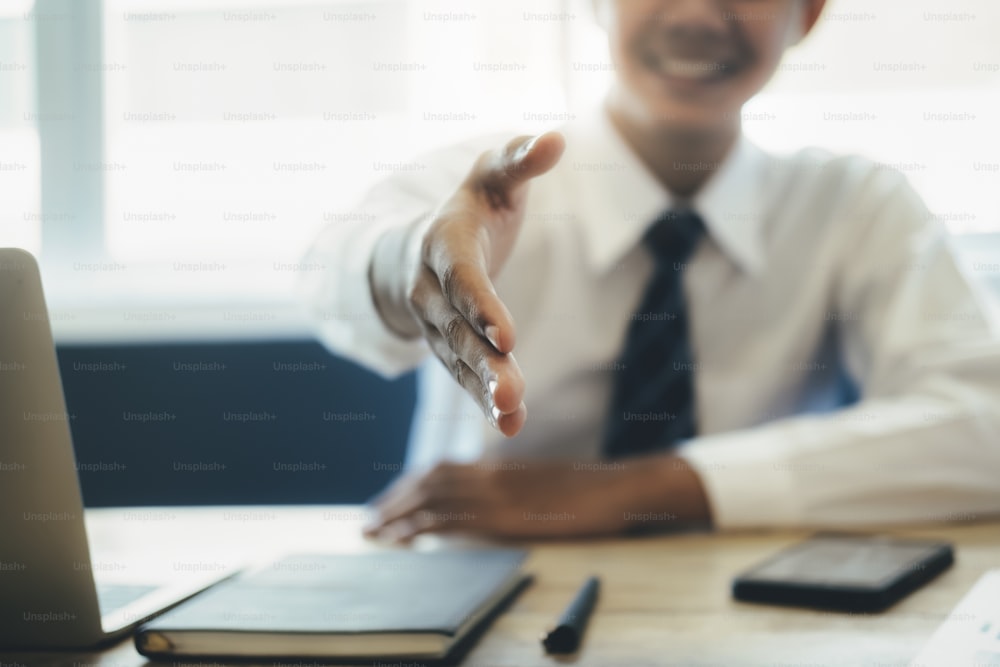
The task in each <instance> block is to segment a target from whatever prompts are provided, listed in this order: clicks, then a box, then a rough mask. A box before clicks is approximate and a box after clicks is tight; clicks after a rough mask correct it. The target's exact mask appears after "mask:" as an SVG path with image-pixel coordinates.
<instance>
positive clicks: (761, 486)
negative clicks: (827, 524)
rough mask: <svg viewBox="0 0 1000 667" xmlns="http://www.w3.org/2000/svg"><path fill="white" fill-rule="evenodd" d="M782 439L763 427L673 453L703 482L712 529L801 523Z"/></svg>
mask: <svg viewBox="0 0 1000 667" xmlns="http://www.w3.org/2000/svg"><path fill="white" fill-rule="evenodd" d="M781 439H782V435H781V434H776V433H775V429H774V428H768V427H764V428H756V429H747V430H741V431H736V432H730V433H723V434H719V435H711V436H705V437H701V438H695V439H693V440H690V441H688V442H687V443H685V444H684V445H682V446H681V447H680V448H679V449H678V450H677V452H676V454H677V455H678V456H679V457H681V458H682V459H684V460H685V461H687V462H688V463H689V464H690V465H691V467H692V468H694V469H695V471H696V472H697V473H698V476H699V477H700V478H701V482H702V485H703V487H704V489H705V494H706V496H707V498H708V504H709V507H710V508H711V512H712V521H713V524H714V525H715V527H716V528H718V529H721V530H731V529H739V528H759V527H762V526H769V527H779V526H781V527H787V526H796V525H800V524H801V523H802V506H801V503H800V502H798V495H797V493H796V490H795V484H794V475H793V467H794V465H795V464H793V463H792V462H791V461H790V460H789V459H788V458H787V457H786V456H785V455H784V454H783V452H782V449H784V448H783V447H782V446H781V445H780V442H781Z"/></svg>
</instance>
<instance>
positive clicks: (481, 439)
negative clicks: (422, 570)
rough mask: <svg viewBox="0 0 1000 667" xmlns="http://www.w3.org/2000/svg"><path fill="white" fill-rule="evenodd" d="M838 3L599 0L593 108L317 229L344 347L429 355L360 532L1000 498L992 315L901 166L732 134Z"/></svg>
mask: <svg viewBox="0 0 1000 667" xmlns="http://www.w3.org/2000/svg"><path fill="white" fill-rule="evenodd" d="M823 5H824V0H759V1H756V2H753V3H747V2H740V1H738V0H602V1H599V2H597V3H596V6H597V7H596V8H597V11H598V13H599V16H600V17H601V21H602V23H603V24H604V26H605V28H606V29H607V32H608V37H609V45H610V50H611V56H612V60H613V62H614V64H615V67H616V73H617V76H616V82H615V85H614V87H613V88H612V90H611V91H610V92H609V94H608V96H607V98H606V100H605V103H604V106H603V108H602V109H601V110H599V111H598V112H596V113H595V114H594V116H593V117H592V118H588V119H585V120H583V121H581V122H579V123H570V124H568V125H567V126H566V127H564V128H562V131H561V133H555V132H552V133H546V134H543V135H541V136H539V137H535V138H533V139H529V138H526V137H521V138H517V139H514V140H511V141H509V142H507V143H506V144H505V145H502V144H492V145H493V146H494V147H495V146H497V145H502V146H503V147H502V148H500V149H497V150H487V151H485V152H482V151H483V149H484V148H485V147H486V144H485V141H495V139H487V140H485V141H484V142H469V143H468V144H464V145H462V146H457V147H453V148H452V149H449V150H445V151H442V152H440V153H438V154H436V155H434V156H432V157H430V158H428V159H427V160H426V162H427V163H428V165H429V167H428V169H427V170H426V171H425V173H421V174H417V175H415V176H414V175H399V176H396V177H394V178H392V179H389V180H388V181H386V182H384V183H382V184H380V185H379V186H377V187H376V188H375V189H374V190H373V191H372V193H371V194H370V195H369V197H368V198H367V199H366V200H365V202H364V203H363V204H362V206H361V209H362V210H363V211H364V212H365V214H366V215H365V216H364V217H365V218H367V219H374V220H376V223H375V224H372V225H367V226H359V227H355V228H352V229H346V230H345V229H336V228H331V229H328V230H327V231H326V232H325V233H324V235H323V236H322V237H321V238H320V239H319V240H318V241H317V243H316V245H315V247H314V248H313V251H312V252H313V253H315V254H317V255H319V256H321V257H322V258H323V259H324V261H325V263H326V264H327V265H328V266H330V267H331V268H330V269H329V270H328V271H327V272H326V273H324V274H322V275H317V276H315V277H314V278H313V280H314V282H313V283H312V284H311V286H310V288H311V299H312V303H313V304H314V306H315V308H316V309H317V310H318V311H320V313H322V314H323V315H324V317H323V320H324V325H323V328H322V331H321V335H322V337H323V339H324V340H325V341H326V342H327V344H328V345H329V346H330V347H331V348H333V349H334V350H336V351H338V352H340V353H342V354H345V355H348V356H351V357H353V358H355V359H356V360H358V361H360V362H361V363H364V364H366V365H368V366H369V367H371V368H373V369H375V370H377V371H379V372H381V373H383V374H384V375H387V376H391V375H393V374H396V373H399V372H402V371H404V370H407V369H409V368H412V367H414V366H416V365H417V364H419V363H421V362H422V361H424V360H425V359H427V358H428V356H429V353H430V352H433V353H434V355H435V356H437V358H438V360H439V361H435V360H431V362H430V363H429V364H427V365H425V366H424V367H423V368H422V373H421V376H420V398H419V404H418V409H417V414H416V416H415V420H414V427H413V439H412V442H411V452H410V455H409V461H408V468H409V473H408V474H406V475H404V476H403V477H402V478H401V479H399V480H398V481H397V482H396V483H395V484H393V485H392V486H391V487H390V488H389V489H388V490H387V491H385V492H384V493H383V494H382V495H381V496H380V497H379V498H378V499H377V500H376V502H375V507H376V509H377V514H378V516H377V519H376V520H375V521H374V523H373V524H372V525H371V526H370V527H369V529H368V532H369V534H371V535H375V536H382V537H388V538H395V539H409V538H411V537H413V536H415V535H418V534H420V533H424V532H434V531H454V530H462V531H472V532H478V533H483V534H488V535H497V536H571V535H590V534H608V533H618V532H623V531H626V530H629V529H630V528H634V527H640V526H649V525H654V526H675V525H684V524H691V523H694V524H706V523H711V524H712V525H714V526H715V527H718V528H739V527H753V526H783V525H831V524H835V525H845V524H854V525H856V524H862V523H889V522H900V521H933V520H940V519H946V518H949V517H956V516H970V515H979V514H982V513H987V512H997V511H1000V437H998V435H1000V433H998V430H1000V429H998V426H1000V353H998V348H997V343H996V336H995V331H996V329H995V323H993V322H992V321H991V320H990V318H989V311H988V308H987V306H986V304H985V301H984V297H983V296H982V295H981V294H980V293H979V292H978V291H977V289H976V288H975V287H974V286H973V285H971V284H970V283H969V282H968V281H967V280H966V278H965V276H964V275H963V273H962V271H961V270H960V268H959V267H958V265H957V263H956V261H955V259H954V258H953V256H952V255H951V254H950V252H949V251H948V248H947V239H946V235H945V233H944V232H943V230H942V229H940V227H939V226H938V225H937V224H936V222H935V221H934V220H933V217H932V216H931V215H930V214H929V212H928V211H927V209H926V208H925V206H924V205H923V204H922V202H921V201H920V199H919V197H917V196H916V194H915V193H914V192H913V191H912V190H911V188H910V187H909V185H908V184H907V183H906V181H905V179H904V178H903V177H901V176H900V175H899V174H897V173H894V172H891V171H888V170H884V169H879V168H878V167H876V166H875V165H874V164H872V163H870V162H868V161H866V160H863V159H861V158H856V157H854V158H851V157H835V156H831V155H828V154H826V153H824V152H820V151H802V152H800V153H797V154H795V155H791V156H780V157H779V156H774V155H769V154H766V153H764V152H763V151H761V150H760V149H759V148H757V147H755V146H753V145H752V144H751V143H750V142H748V141H747V140H746V139H745V138H744V137H743V136H742V134H741V129H740V115H741V109H742V107H743V105H744V103H745V102H746V101H747V100H749V99H750V98H751V97H752V96H753V95H754V94H756V93H757V92H758V91H759V90H760V89H761V88H762V87H763V86H764V85H765V83H766V82H767V81H768V79H769V78H770V77H771V75H772V74H773V73H774V71H775V69H776V67H777V65H778V63H779V61H780V59H781V57H782V54H783V52H784V50H785V48H786V47H788V46H790V45H792V44H794V43H796V42H798V41H799V40H801V39H802V38H803V37H804V36H805V35H806V34H808V32H809V31H810V30H811V29H812V27H813V26H814V25H815V23H816V21H817V19H818V17H819V15H820V13H821V11H822V9H823ZM477 155H479V157H478V158H477V157H476V156H477ZM515 348H516V352H517V356H516V359H515V355H514V351H515ZM522 369H523V370H522ZM476 405H478V408H479V409H480V410H482V413H483V414H484V415H485V419H482V418H478V419H470V418H469V415H470V414H471V413H470V409H469V408H470V406H476ZM529 409H530V416H529Z"/></svg>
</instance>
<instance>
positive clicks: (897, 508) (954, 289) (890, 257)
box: [679, 174, 1000, 529]
mask: <svg viewBox="0 0 1000 667" xmlns="http://www.w3.org/2000/svg"><path fill="white" fill-rule="evenodd" d="M889 176H891V177H893V178H894V181H893V184H892V186H891V187H888V188H887V190H888V191H889V196H888V197H886V198H884V201H883V202H882V204H881V205H880V206H878V207H877V212H876V213H875V214H874V215H870V216H867V219H861V220H857V221H855V224H854V225H853V226H852V228H851V231H849V232H847V233H848V235H849V236H853V237H854V238H851V239H850V241H851V242H850V243H848V244H845V248H847V250H846V251H845V253H844V258H843V259H844V265H843V266H842V268H841V270H840V272H839V276H838V278H837V281H836V285H837V286H836V290H835V292H836V293H835V295H834V297H833V298H834V299H835V300H836V304H835V306H836V308H837V309H838V310H839V312H840V313H842V314H844V315H846V316H845V317H843V318H841V321H840V322H838V326H839V327H840V330H839V336H840V344H841V356H842V359H843V362H844V364H845V366H846V369H847V371H848V372H849V374H850V375H851V376H852V377H853V378H854V379H855V380H856V382H857V383H858V385H859V386H860V388H861V394H862V397H861V400H860V401H859V402H857V403H855V404H853V405H851V406H850V407H847V408H845V409H842V410H840V411H837V412H833V413H827V414H821V415H804V416H797V417H793V418H789V419H782V420H779V421H775V422H772V423H770V424H764V425H761V426H758V427H755V428H752V429H747V430H740V431H734V432H730V433H724V434H718V435H711V436H707V437H702V438H695V439H694V440H691V441H689V442H688V443H687V444H686V445H684V446H683V447H682V449H681V450H680V451H679V454H680V455H681V456H682V457H683V458H685V459H686V460H687V461H689V462H690V463H691V464H692V465H693V467H694V468H695V469H696V470H697V471H698V472H699V475H700V477H701V479H702V482H703V484H704V486H705V489H706V494H707V496H708V499H709V503H710V506H711V508H712V512H713V518H714V521H715V524H716V525H717V527H719V528H721V529H729V528H747V527H760V526H803V525H805V526H857V525H864V524H869V525H875V524H890V523H901V522H935V521H948V520H965V519H976V518H979V517H982V516H984V515H989V514H996V513H998V512H1000V343H998V333H997V332H998V326H997V318H996V314H995V304H993V303H991V301H990V298H989V296H988V295H987V294H986V292H985V289H984V288H983V286H982V285H981V284H979V283H977V282H976V280H974V278H975V276H974V275H972V274H973V273H974V271H972V270H970V268H971V267H962V266H961V265H960V263H959V262H958V261H957V259H956V256H955V254H954V253H953V252H952V250H951V248H950V243H949V237H948V234H947V233H946V231H945V230H944V229H943V228H942V227H941V226H940V224H938V223H937V221H935V220H934V218H933V216H932V215H931V214H930V213H929V212H928V210H927V209H926V207H925V206H924V204H923V202H922V201H921V200H920V198H919V196H918V195H917V194H916V193H915V192H914V191H913V190H912V188H910V186H909V185H908V184H907V183H906V181H905V179H904V178H902V177H901V176H899V175H898V174H889Z"/></svg>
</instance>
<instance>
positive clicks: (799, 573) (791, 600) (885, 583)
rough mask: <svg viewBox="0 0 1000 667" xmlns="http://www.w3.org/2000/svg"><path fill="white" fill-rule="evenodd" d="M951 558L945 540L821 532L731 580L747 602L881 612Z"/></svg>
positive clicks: (735, 592)
mask: <svg viewBox="0 0 1000 667" xmlns="http://www.w3.org/2000/svg"><path fill="white" fill-rule="evenodd" d="M954 561H955V556H954V553H953V551H952V548H951V545H950V544H947V543H945V542H935V541H923V540H908V539H898V538H893V537H886V536H880V535H859V534H849V533H820V534H817V535H814V536H813V537H811V538H809V539H808V540H806V541H805V542H802V543H800V544H797V545H795V546H792V547H789V548H788V549H785V550H783V551H781V552H779V553H778V554H776V555H775V556H773V557H771V558H769V559H768V560H766V561H764V562H763V563H760V564H759V565H757V566H756V567H754V568H752V569H750V570H747V571H746V572H744V573H743V574H741V575H739V576H738V577H736V579H734V580H733V597H735V598H736V599H737V600H743V601H746V602H763V603H768V604H779V605H793V606H799V607H814V608H818V609H831V610H838V611H863V612H874V611H881V610H883V609H885V608H887V607H889V606H890V605H892V604H894V603H896V602H897V601H899V600H900V599H902V598H903V597H905V596H906V595H908V594H909V593H911V592H913V591H915V590H916V589H917V588H919V587H920V586H922V585H924V584H925V583H927V582H928V581H930V580H931V579H933V578H934V577H936V576H937V575H938V574H940V573H941V572H943V571H944V570H947V569H948V568H949V567H950V566H951V564H952V563H953V562H954Z"/></svg>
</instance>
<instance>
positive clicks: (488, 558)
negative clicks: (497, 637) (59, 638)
mask: <svg viewBox="0 0 1000 667" xmlns="http://www.w3.org/2000/svg"><path fill="white" fill-rule="evenodd" d="M525 556H526V552H525V551H522V550H517V549H484V550H479V549H477V550H463V551H380V552H374V553H367V554H342V555H326V554H323V555H296V556H289V557H287V558H284V559H282V560H279V561H276V562H274V563H272V564H270V565H267V566H265V567H262V568H259V569H257V570H254V571H251V572H247V573H245V574H241V575H238V576H236V577H234V578H233V579H230V580H228V581H225V582H222V583H220V584H218V585H216V586H215V587H213V588H211V589H209V590H207V591H205V592H204V593H202V594H200V595H198V596H197V597H195V598H193V599H191V600H190V601H188V602H186V603H184V604H182V605H181V606H179V607H176V608H175V609H173V610H171V611H168V612H167V613H165V614H163V615H162V616H160V617H158V618H156V619H154V620H153V621H151V622H149V623H146V624H145V625H143V626H142V627H140V628H139V630H138V632H137V633H136V636H135V645H136V648H137V649H138V650H139V652H140V653H142V654H143V655H146V656H149V657H152V658H169V659H175V658H177V657H179V656H189V657H233V658H319V657H330V658H383V657H387V658H442V657H445V656H446V655H447V654H448V652H449V650H450V649H451V648H452V647H453V646H454V644H455V643H456V642H458V641H459V640H461V639H462V638H463V637H464V636H465V635H466V634H467V633H468V632H469V631H470V630H472V629H473V628H474V627H475V626H476V625H477V624H478V623H479V621H481V620H482V619H483V618H484V617H486V616H487V615H488V614H489V612H490V611H492V610H493V609H494V608H496V607H497V606H498V605H499V604H500V603H501V602H502V601H503V600H504V599H505V598H507V597H508V596H509V595H511V594H512V593H513V592H514V591H515V590H517V589H519V588H520V587H521V586H522V584H524V583H525V580H526V578H527V575H526V574H524V573H523V572H522V571H521V563H522V561H523V560H524V557H525Z"/></svg>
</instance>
